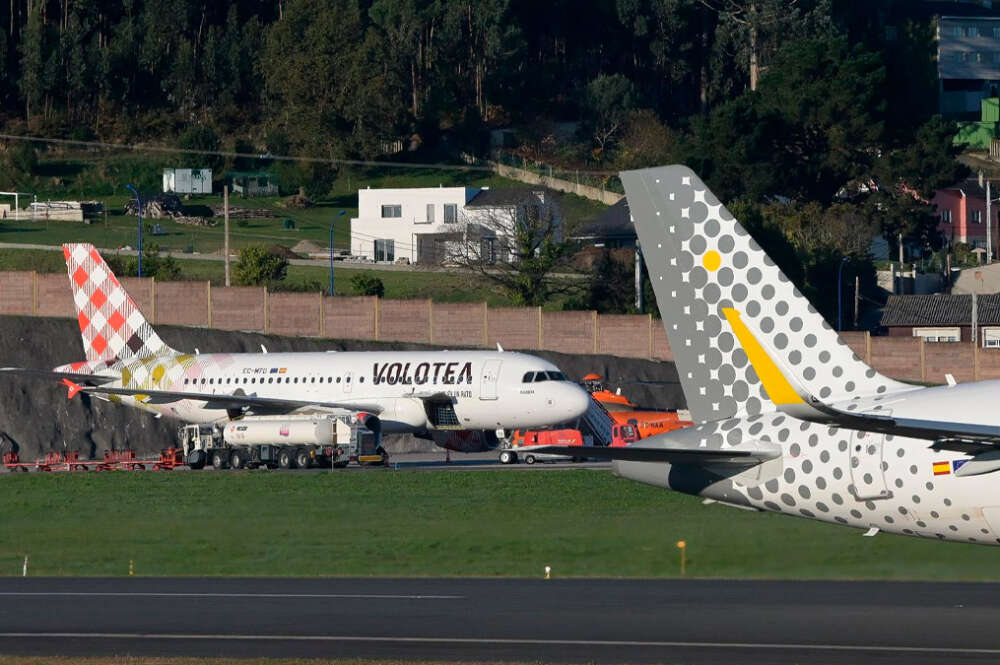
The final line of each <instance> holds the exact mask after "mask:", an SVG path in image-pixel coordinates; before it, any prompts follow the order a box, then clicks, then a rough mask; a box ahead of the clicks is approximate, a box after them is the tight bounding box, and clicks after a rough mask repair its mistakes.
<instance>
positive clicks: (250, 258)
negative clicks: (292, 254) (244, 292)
mask: <svg viewBox="0 0 1000 665" xmlns="http://www.w3.org/2000/svg"><path fill="white" fill-rule="evenodd" d="M287 274H288V259H286V258H285V257H284V256H281V255H280V254H278V253H277V252H276V251H273V250H270V249H268V248H267V247H264V246H263V245H250V246H248V247H244V248H243V249H241V250H240V259H239V261H237V263H236V267H235V270H234V276H235V278H236V283H237V284H240V285H242V286H263V285H269V284H274V283H275V282H280V281H281V280H283V279H285V275H287Z"/></svg>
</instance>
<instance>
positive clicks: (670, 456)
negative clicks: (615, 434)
mask: <svg viewBox="0 0 1000 665" xmlns="http://www.w3.org/2000/svg"><path fill="white" fill-rule="evenodd" d="M531 452H535V453H545V454H549V455H566V456H568V457H597V458H600V459H608V460H622V461H626V462H667V463H669V464H697V465H701V466H704V465H708V464H713V465H719V466H733V467H751V466H756V465H758V464H761V463H763V462H766V461H768V460H770V459H774V458H776V457H779V456H780V455H781V452H780V451H778V450H770V449H764V448H754V449H740V448H726V449H718V448H689V447H673V448H651V447H643V446H626V447H624V448H611V447H607V448H605V447H598V446H543V447H540V448H534V447H533V448H532V450H531Z"/></svg>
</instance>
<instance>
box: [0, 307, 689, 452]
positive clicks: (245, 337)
mask: <svg viewBox="0 0 1000 665" xmlns="http://www.w3.org/2000/svg"><path fill="white" fill-rule="evenodd" d="M157 332H158V333H159V334H160V336H161V337H162V338H163V340H164V341H165V342H166V343H167V344H169V345H170V346H172V347H173V348H175V349H183V350H186V351H193V350H195V349H198V350H199V351H201V352H202V353H212V352H233V353H238V352H257V351H260V345H261V344H264V345H265V346H266V347H267V349H268V351H327V350H338V351H380V350H381V351H388V350H403V349H427V348H430V347H427V346H423V345H417V344H402V343H389V342H385V343H379V342H361V341H338V340H327V339H312V338H301V337H277V336H270V335H260V334H257V333H241V332H225V331H220V330H209V329H203V328H184V327H174V326H158V327H157ZM532 353H533V354H534V355H537V356H540V357H543V358H546V359H548V360H550V361H552V362H554V363H555V364H556V365H558V366H559V367H560V368H561V369H562V370H563V371H564V372H565V373H566V374H567V376H569V377H570V378H572V379H574V380H579V379H580V377H582V376H583V375H584V374H587V373H589V372H597V373H598V374H600V375H602V376H604V377H605V378H606V379H607V383H608V385H609V386H610V387H611V388H612V389H614V388H616V387H619V386H620V387H621V388H622V392H623V393H624V394H626V395H628V396H629V397H630V398H631V399H632V400H633V401H634V402H636V403H637V404H639V405H641V406H648V407H656V408H683V406H684V396H683V393H682V392H681V389H680V384H679V383H678V382H677V372H676V370H675V368H674V365H673V363H667V362H659V361H648V360H637V359H630V358H616V357H613V356H592V355H569V354H562V353H551V352H546V351H538V352H532ZM82 358H83V348H82V346H81V342H80V334H79V328H78V327H77V323H76V321H74V320H72V319H50V318H34V317H22V316H0V367H32V368H39V369H51V368H52V367H55V366H57V365H61V364H64V363H67V362H72V361H75V360H80V359H82ZM178 424H179V423H178V422H177V421H175V420H168V419H165V418H164V419H157V418H154V417H153V416H151V415H149V414H147V413H143V412H141V411H137V410H135V409H130V408H127V407H122V406H118V405H115V404H109V403H107V402H102V401H100V400H97V399H94V398H91V397H88V396H87V395H79V396H77V397H76V398H74V399H72V400H67V399H66V390H65V389H64V388H63V387H62V386H60V385H58V384H57V383H56V382H54V381H53V382H48V381H45V380H38V379H22V378H16V377H9V376H7V377H0V452H6V451H7V450H10V449H15V450H18V451H19V452H20V454H21V457H22V459H25V460H29V461H31V460H34V459H35V458H36V457H38V456H40V455H42V454H44V453H46V452H49V451H53V450H78V451H80V453H81V456H89V457H95V456H100V455H102V454H103V451H104V450H106V449H122V448H132V449H134V450H135V451H136V453H137V454H139V455H148V454H151V453H155V452H157V451H159V450H160V449H161V448H164V447H166V446H167V445H169V444H171V443H173V442H174V438H175V431H176V428H177V426H178ZM394 438H395V439H396V440H394V441H390V442H389V443H390V445H389V448H390V450H392V449H396V450H401V449H413V446H414V441H413V440H412V437H394ZM421 444H423V442H421ZM428 445H430V447H431V448H433V444H428Z"/></svg>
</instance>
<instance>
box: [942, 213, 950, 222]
mask: <svg viewBox="0 0 1000 665" xmlns="http://www.w3.org/2000/svg"><path fill="white" fill-rule="evenodd" d="M941 221H942V222H944V223H945V224H951V210H942V211H941Z"/></svg>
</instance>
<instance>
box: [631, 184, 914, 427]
mask: <svg viewBox="0 0 1000 665" xmlns="http://www.w3.org/2000/svg"><path fill="white" fill-rule="evenodd" d="M621 179H622V183H623V184H624V186H625V195H626V197H627V199H628V206H629V214H630V215H631V218H632V221H633V223H634V224H635V228H636V231H637V233H638V237H639V241H640V244H641V246H642V253H643V257H644V259H645V262H646V265H647V268H648V271H649V277H650V280H651V281H652V284H653V290H654V292H655V294H656V301H657V304H658V305H659V308H660V314H661V316H662V317H663V326H664V328H665V329H666V333H667V339H668V341H669V343H670V348H671V350H672V352H673V356H674V361H675V362H676V364H677V372H678V375H679V376H680V381H681V385H682V387H683V389H684V394H685V397H686V399H687V403H688V408H689V409H690V410H691V415H692V418H693V419H694V420H695V421H700V422H706V421H713V420H719V419H722V418H729V417H732V416H735V415H755V414H760V413H769V412H774V411H785V412H788V413H791V414H795V415H796V416H797V417H800V418H806V419H809V420H817V421H822V420H825V419H826V417H824V415H823V414H822V413H820V412H818V411H817V408H816V407H818V406H822V405H823V404H825V403H830V402H837V401H842V400H845V399H849V398H852V397H856V396H865V395H871V396H876V395H883V394H885V393H888V392H895V391H904V390H909V389H911V388H912V386H908V385H907V384H902V383H899V382H897V381H893V380H892V379H889V378H887V377H885V376H882V375H881V374H879V373H878V372H876V371H875V370H874V369H872V368H871V367H869V366H868V365H866V364H865V363H864V362H863V361H862V360H861V358H859V357H858V356H857V355H856V354H855V353H854V352H853V351H851V349H850V347H848V346H847V344H846V343H845V342H844V340H843V339H841V338H840V336H839V335H837V333H836V331H834V330H833V329H832V328H831V327H830V325H829V324H828V323H827V322H826V320H825V319H823V317H822V316H821V315H820V314H819V312H818V311H817V310H816V308H815V307H813V306H812V304H810V303H809V301H808V300H807V299H806V298H805V296H803V295H802V293H801V292H800V291H799V290H798V289H797V288H796V287H795V285H794V284H792V283H791V281H790V280H789V279H788V277H786V276H785V275H784V274H783V273H782V272H781V270H780V269H779V268H778V266H777V265H775V263H774V261H772V260H771V258H770V257H768V256H767V254H766V253H765V252H764V250H763V249H761V247H760V246H759V245H758V244H757V242H756V241H755V240H754V239H753V238H752V237H751V236H750V235H749V233H747V231H746V229H744V228H743V226H742V225H740V223H739V222H738V221H737V220H736V219H735V218H734V217H733V216H732V214H730V212H729V211H728V210H727V209H726V208H725V206H723V205H722V204H721V203H720V202H719V200H718V199H717V198H716V197H715V195H714V194H713V193H712V192H711V191H710V190H709V189H708V187H707V186H705V184H704V183H703V182H702V181H701V179H700V178H699V177H698V176H697V175H696V174H695V173H694V172H693V171H691V169H689V168H687V167H686V166H680V165H674V166H661V167H656V168H649V169H642V170H636V171H624V172H622V173H621Z"/></svg>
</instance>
